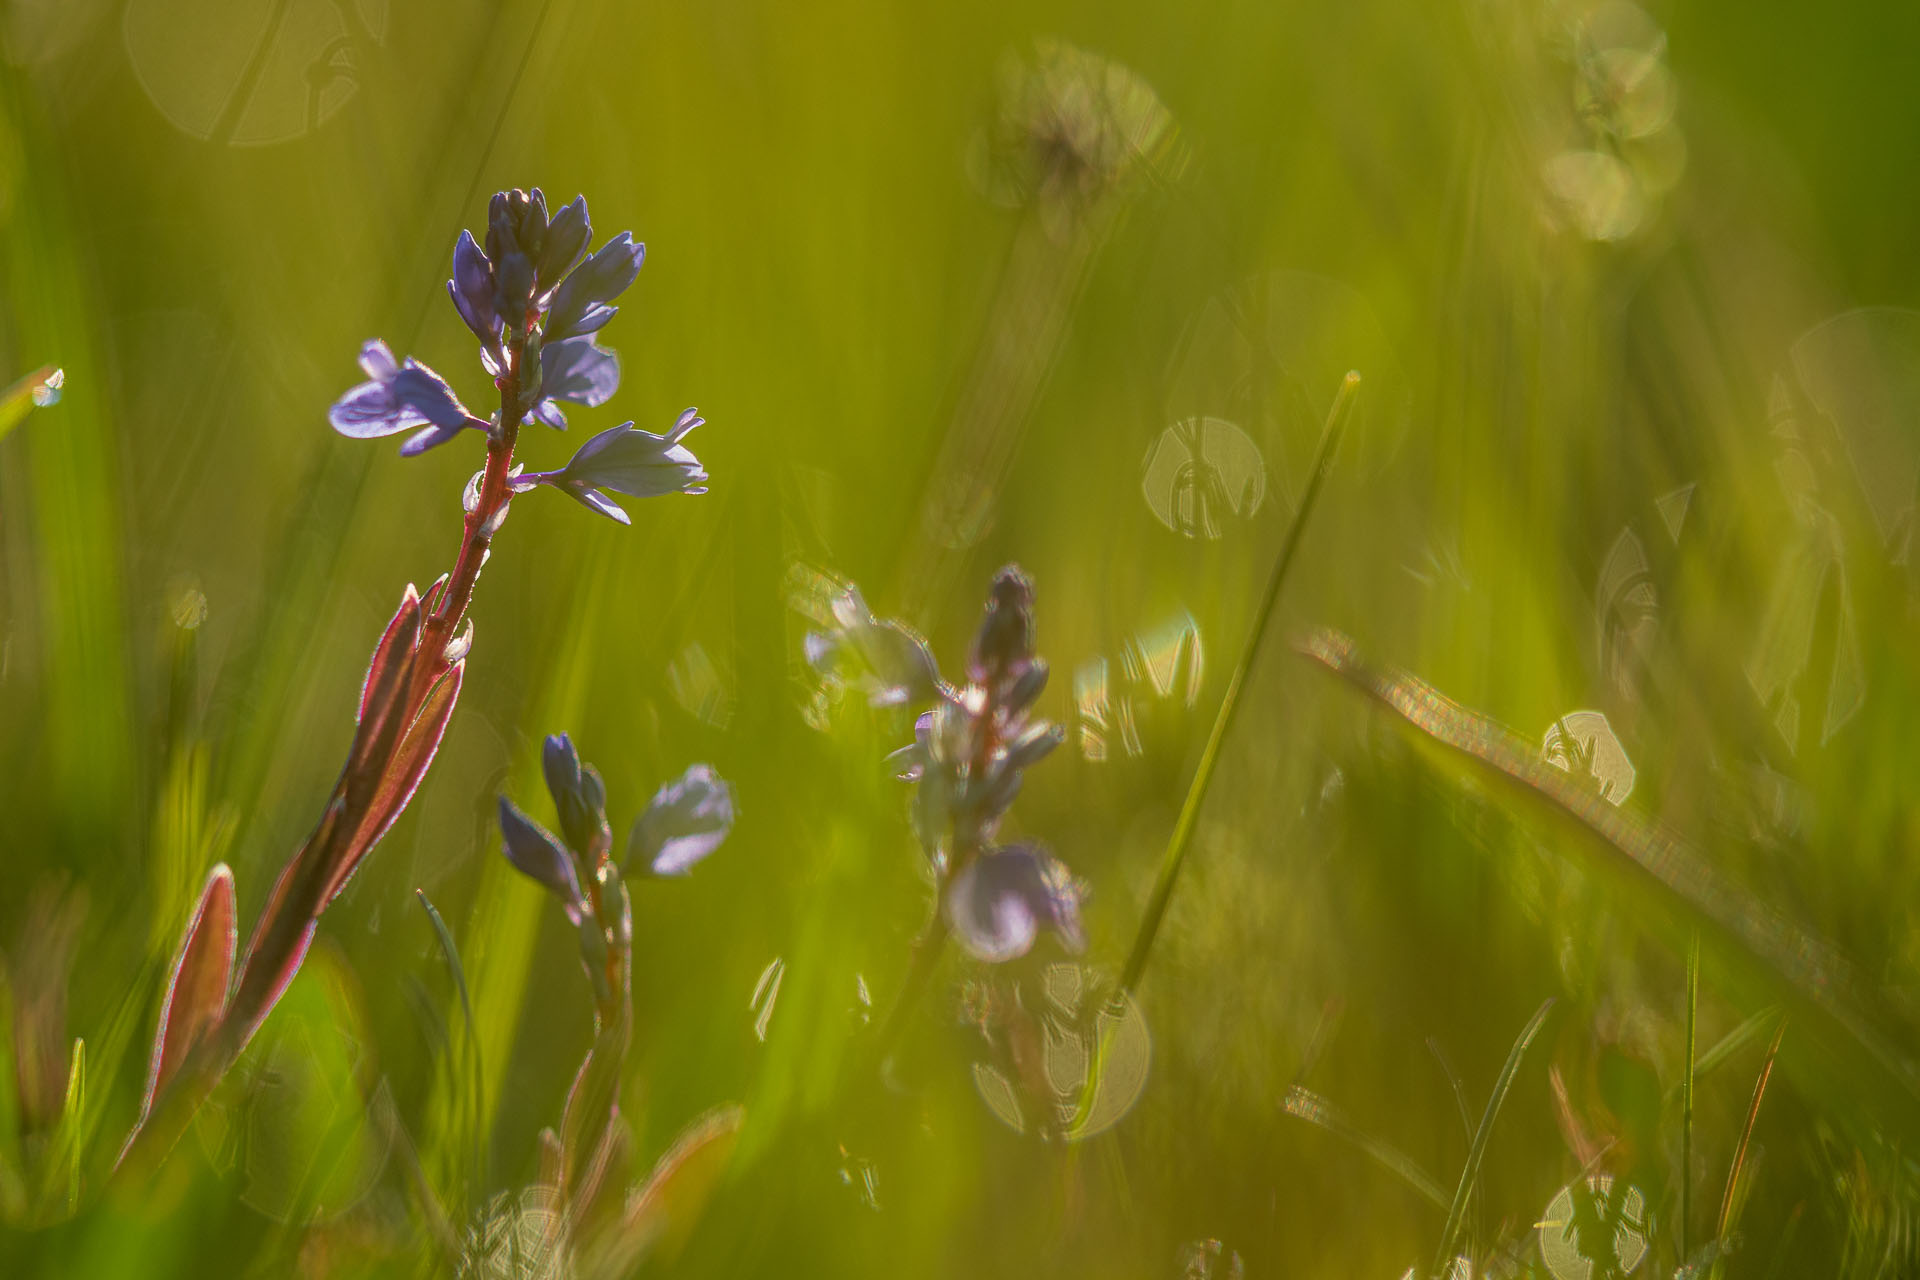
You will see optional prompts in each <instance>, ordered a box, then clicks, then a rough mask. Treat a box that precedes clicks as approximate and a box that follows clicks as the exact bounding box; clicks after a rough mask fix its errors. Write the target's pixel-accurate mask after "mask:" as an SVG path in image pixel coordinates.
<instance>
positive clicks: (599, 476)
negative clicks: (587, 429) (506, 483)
mask: <svg viewBox="0 0 1920 1280" xmlns="http://www.w3.org/2000/svg"><path fill="white" fill-rule="evenodd" d="M705 421H706V419H705V418H702V417H700V416H699V414H698V412H697V411H695V410H693V409H689V410H687V411H686V412H685V413H683V414H681V415H680V418H679V420H678V421H677V422H675V423H674V424H673V429H672V430H671V431H669V432H667V434H666V435H664V436H656V435H654V434H653V433H652V432H650V431H640V430H637V429H636V428H635V427H634V425H633V424H632V423H631V422H626V423H622V424H621V425H619V426H617V427H613V428H610V429H608V430H606V431H602V432H601V433H600V434H599V435H597V436H595V437H594V438H593V439H591V440H589V441H587V442H586V443H585V444H583V445H581V446H580V451H579V452H578V453H576V454H574V455H573V460H572V461H571V462H569V463H567V465H566V466H564V467H562V468H561V469H560V470H558V471H529V472H527V473H525V474H523V475H520V476H516V477H514V479H513V482H512V483H513V488H514V490H515V492H519V493H524V492H526V491H527V490H528V489H531V488H533V487H534V486H535V485H541V484H549V485H552V486H553V487H554V488H556V489H559V490H560V491H561V492H563V493H565V494H567V495H568V496H569V497H571V498H573V499H574V500H575V501H577V502H579V503H581V504H583V505H584V506H586V507H588V508H590V509H592V510H594V511H598V512H599V513H600V514H601V515H604V516H607V517H609V518H611V519H614V520H618V521H619V522H620V523H621V524H630V523H632V522H631V521H630V520H629V519H628V518H627V513H626V512H625V511H624V510H622V509H621V507H620V505H619V504H618V503H616V502H614V501H613V500H612V499H611V498H609V497H607V496H606V494H605V493H602V492H601V490H608V491H610V492H613V493H624V494H627V495H629V496H630V497H635V498H653V497H658V496H660V495H661V494H666V493H705V492H706V491H707V472H706V468H704V467H702V466H701V465H700V460H699V459H698V458H696V457H694V456H693V454H692V453H690V452H689V451H688V450H687V447H686V446H685V445H683V444H681V443H680V440H681V438H682V437H683V436H685V435H686V434H687V433H688V432H689V431H691V430H693V429H694V428H695V427H697V426H699V425H700V424H701V423H703V422H705Z"/></svg>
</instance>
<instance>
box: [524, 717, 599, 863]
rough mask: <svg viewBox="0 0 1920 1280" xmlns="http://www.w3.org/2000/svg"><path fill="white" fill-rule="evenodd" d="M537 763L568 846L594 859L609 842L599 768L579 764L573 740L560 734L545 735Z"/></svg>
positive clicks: (589, 860)
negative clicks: (542, 773) (538, 762)
mask: <svg viewBox="0 0 1920 1280" xmlns="http://www.w3.org/2000/svg"><path fill="white" fill-rule="evenodd" d="M540 765H541V770H542V771H543V772H544V773H545V774H546V778H547V791H548V793H549V794H551V795H552V796H553V807H554V809H555V810H556V811H557V812H558V813H559V815H560V832H561V834H562V835H564V836H565V837H566V840H567V845H568V847H569V848H571V849H573V850H574V851H575V852H576V853H578V854H579V855H580V856H581V857H582V858H584V859H586V860H587V861H588V862H589V863H591V862H594V861H597V860H598V859H599V857H600V855H601V854H602V853H604V852H606V850H607V849H608V848H609V847H610V846H611V845H612V843H613V832H612V831H611V830H610V829H609V828H608V826H607V788H606V785H605V784H604V783H602V782H601V781H600V774H599V771H598V770H596V769H595V768H594V767H593V766H592V765H590V764H582V763H581V761H580V753H579V752H578V751H576V750H574V746H573V739H572V738H569V737H568V736H567V735H566V734H564V733H556V734H553V735H551V736H549V737H548V738H547V740H546V743H545V744H544V746H543V748H542V750H541V753H540Z"/></svg>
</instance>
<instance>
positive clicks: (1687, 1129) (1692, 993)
mask: <svg viewBox="0 0 1920 1280" xmlns="http://www.w3.org/2000/svg"><path fill="white" fill-rule="evenodd" d="M1699 1013H1700V935H1699V934H1698V933H1696V934H1694V935H1693V940H1692V942H1691V943H1689V944H1688V946H1687V1065H1686V1074H1685V1075H1683V1076H1681V1077H1680V1261H1681V1262H1683V1263H1684V1262H1685V1261H1686V1260H1687V1259H1688V1258H1689V1257H1691V1256H1692V1254H1691V1253H1689V1252H1688V1247H1687V1246H1688V1240H1687V1222H1688V1220H1689V1219H1690V1218H1691V1217H1692V1215H1693V1064H1694V1057H1695V1050H1696V1048H1697V1046H1698V1043H1699V1032H1700V1026H1699Z"/></svg>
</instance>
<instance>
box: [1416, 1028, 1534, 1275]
mask: <svg viewBox="0 0 1920 1280" xmlns="http://www.w3.org/2000/svg"><path fill="white" fill-rule="evenodd" d="M1551 1012H1553V1001H1552V1000H1551V999H1548V1000H1546V1001H1545V1002H1543V1003H1542V1004H1541V1006H1540V1007H1539V1008H1538V1009H1536V1010H1534V1012H1533V1016H1532V1017H1531V1018H1529V1019H1527V1025H1526V1026H1524V1027H1522V1028H1521V1029H1520V1038H1519V1039H1517V1040H1515V1041H1514V1042H1513V1048H1512V1049H1510V1050H1509V1051H1508V1052H1507V1062H1506V1065H1505V1066H1503V1067H1501V1068H1500V1078H1499V1080H1497V1081H1495V1082H1494V1086H1493V1096H1492V1097H1490V1098H1488V1099H1487V1109H1486V1110H1485V1111H1484V1112H1482V1113H1481V1116H1480V1127H1479V1128H1478V1129H1476V1130H1474V1134H1473V1143H1472V1145H1470V1146H1469V1147H1468V1148H1467V1162H1466V1164H1465V1165H1463V1166H1462V1167H1461V1169H1460V1185H1459V1186H1457V1187H1455V1188H1454V1189H1453V1207H1452V1208H1451V1209H1449V1210H1447V1225H1446V1227H1445V1229H1444V1230H1442V1231H1441V1233H1440V1251H1439V1252H1438V1253H1436V1254H1434V1256H1433V1270H1432V1272H1431V1274H1433V1275H1435V1276H1439V1275H1443V1274H1445V1272H1444V1271H1443V1270H1442V1268H1444V1267H1445V1266H1446V1265H1447V1263H1448V1261H1449V1260H1451V1259H1452V1257H1453V1246H1454V1242H1455V1241H1456V1240H1458V1239H1459V1238H1460V1227H1461V1224H1462V1223H1463V1222H1465V1221H1466V1217H1467V1202H1468V1201H1469V1200H1470V1199H1472V1197H1473V1188H1474V1184H1476V1183H1477V1182H1479V1180H1480V1162H1481V1161H1482V1160H1484V1159H1485V1158H1486V1154H1487V1139H1488V1138H1489V1137H1491V1136H1492V1134H1493V1122H1494V1120H1495V1118H1496V1117H1498V1116H1499V1114H1500V1106H1501V1104H1502V1103H1504V1102H1505V1101H1506V1100H1507V1091H1508V1090H1510V1089H1512V1088H1513V1079H1514V1077H1515V1076H1516V1075H1518V1074H1519V1073H1520V1060H1521V1059H1522V1058H1524V1057H1526V1056H1527V1047H1528V1046H1529V1045H1531V1044H1532V1043H1533V1041H1534V1037H1535V1036H1537V1035H1539V1034H1540V1028H1541V1026H1542V1025H1543V1024H1544V1023H1545V1022H1546V1020H1547V1015H1548V1014H1549V1013H1551Z"/></svg>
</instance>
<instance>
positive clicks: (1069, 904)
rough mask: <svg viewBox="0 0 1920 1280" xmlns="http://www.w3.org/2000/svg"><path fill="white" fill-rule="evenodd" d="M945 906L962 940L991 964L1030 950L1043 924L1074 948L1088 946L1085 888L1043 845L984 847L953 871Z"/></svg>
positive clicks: (1071, 949)
mask: <svg viewBox="0 0 1920 1280" xmlns="http://www.w3.org/2000/svg"><path fill="white" fill-rule="evenodd" d="M945 909H946V914H947V922H948V923H949V924H951V925H952V926H953V932H954V936H955V937H956V938H957V939H958V940H959V942H960V945H961V946H962V947H964V948H966V950H967V952H968V953H969V954H970V955H972V956H974V957H975V958H976V959H979V960H984V961H986V962H988V963H990V964H993V963H999V962H1001V961H1005V960H1013V959H1017V958H1018V957H1020V956H1023V955H1025V954H1026V953H1027V952H1028V951H1029V950H1031V949H1032V947H1033V944H1034V941H1035V940H1036V939H1037V938H1038V937H1039V935H1040V931H1041V930H1043V929H1044V930H1047V931H1048V932H1051V933H1053V934H1055V935H1057V936H1058V937H1059V939H1060V942H1061V944H1062V945H1063V946H1065V947H1066V948H1067V949H1068V950H1070V951H1080V950H1083V949H1084V948H1085V947H1086V936H1085V934H1083V933H1082V931H1081V928H1080V888H1079V886H1078V885H1077V884H1075V883H1074V879H1073V876H1072V874H1071V873H1069V872H1068V870H1067V868H1066V865H1065V864H1064V863H1062V862H1061V861H1060V860H1059V859H1057V858H1055V857H1053V856H1052V855H1050V854H1048V853H1047V851H1046V850H1045V849H1043V848H1041V847H1040V846H1039V845H1032V844H1018V845H1008V846H1005V847H1003V848H994V849H986V850H983V851H982V852H981V853H980V854H979V855H978V856H976V857H975V858H973V859H972V860H971V861H969V862H968V863H967V864H966V865H964V866H962V867H961V868H960V870H959V871H958V872H956V873H955V874H954V877H953V880H952V882H951V883H950V884H949V885H948V886H947V893H946V897H945Z"/></svg>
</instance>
